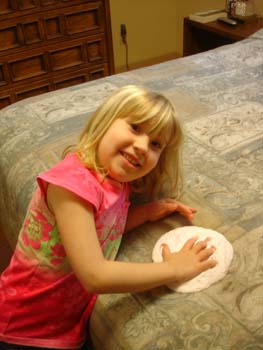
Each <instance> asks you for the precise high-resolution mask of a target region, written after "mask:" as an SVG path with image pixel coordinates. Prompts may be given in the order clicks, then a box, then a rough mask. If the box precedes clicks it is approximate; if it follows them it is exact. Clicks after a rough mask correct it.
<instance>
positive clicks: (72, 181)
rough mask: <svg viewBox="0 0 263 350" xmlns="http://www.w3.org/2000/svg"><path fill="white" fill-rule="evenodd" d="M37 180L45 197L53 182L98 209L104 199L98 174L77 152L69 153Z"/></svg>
mask: <svg viewBox="0 0 263 350" xmlns="http://www.w3.org/2000/svg"><path fill="white" fill-rule="evenodd" d="M37 182H38V185H39V187H40V190H41V191H42V193H43V194H44V196H45V197H46V192H47V187H48V184H53V185H56V186H59V187H62V188H64V189H66V190H68V191H70V192H73V193H74V194H76V195H77V196H78V197H80V198H82V199H83V200H85V201H87V202H88V203H90V204H92V205H93V206H94V207H95V209H96V211H98V210H99V207H100V203H101V202H102V199H103V198H102V197H103V191H102V189H101V185H100V183H99V181H98V179H97V177H96V174H94V173H93V172H92V171H90V170H89V169H87V168H86V167H85V166H84V164H82V163H81V161H80V160H79V159H78V158H77V156H76V155H75V154H70V155H68V156H67V157H66V158H65V159H63V160H62V161H61V162H59V163H58V164H57V165H55V166H54V167H52V168H51V169H50V170H48V171H45V172H43V173H41V174H40V175H39V176H38V177H37Z"/></svg>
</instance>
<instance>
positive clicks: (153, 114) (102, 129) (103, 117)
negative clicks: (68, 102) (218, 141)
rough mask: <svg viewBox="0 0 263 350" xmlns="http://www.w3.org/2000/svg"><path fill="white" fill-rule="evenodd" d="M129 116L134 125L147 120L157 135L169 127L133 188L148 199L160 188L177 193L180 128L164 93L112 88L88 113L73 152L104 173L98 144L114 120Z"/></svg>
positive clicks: (179, 171) (132, 87)
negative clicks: (161, 147) (157, 152)
mask: <svg viewBox="0 0 263 350" xmlns="http://www.w3.org/2000/svg"><path fill="white" fill-rule="evenodd" d="M127 117H128V118H129V119H131V120H132V122H134V123H135V124H141V123H147V125H149V129H150V130H149V133H151V134H154V135H157V134H160V133H162V132H163V131H166V130H168V131H169V133H170V137H169V140H168V142H167V145H166V146H165V148H164V150H163V151H162V153H161V156H160V158H159V161H158V164H157V165H156V167H155V168H154V169H153V170H152V171H151V172H150V173H148V174H146V175H145V176H144V177H143V178H142V179H138V180H135V181H133V182H132V188H133V190H134V191H138V192H142V191H145V192H146V193H147V194H148V195H149V196H150V197H151V198H153V197H155V196H156V195H158V194H159V193H160V192H161V191H162V192H163V191H169V192H168V195H169V196H171V197H173V196H177V195H178V191H179V188H180V185H181V184H182V181H181V180H182V176H181V164H180V163H181V154H180V153H181V147H180V146H181V144H182V136H183V133H182V128H181V126H180V123H179V121H178V119H177V116H176V112H175V109H174V106H173V105H172V103H171V102H170V101H169V100H168V99H167V98H166V97H164V96H163V95H161V94H159V93H156V92H152V91H148V90H146V89H145V88H142V87H138V86H134V85H128V86H124V87H122V88H120V89H118V90H117V91H115V92H114V93H113V94H112V95H111V96H110V97H109V98H107V99H106V101H105V102H104V103H103V104H102V105H101V106H100V107H99V108H98V109H97V110H96V111H95V112H94V113H93V114H92V115H91V117H90V118H89V119H88V121H87V124H86V126H85V128H84V130H83V132H82V133H81V135H80V138H79V142H78V143H77V145H76V146H75V148H74V149H75V151H76V152H77V155H78V157H79V159H80V160H81V161H82V162H83V163H84V164H85V166H86V167H87V168H91V169H94V170H96V171H98V172H100V173H101V174H103V175H107V174H106V173H105V171H104V169H102V168H101V167H100V165H99V162H98V159H97V149H98V145H99V143H100V141H101V139H102V137H103V136H104V135H105V133H106V132H107V130H108V129H109V127H110V126H111V124H112V123H113V121H114V120H116V119H123V118H127Z"/></svg>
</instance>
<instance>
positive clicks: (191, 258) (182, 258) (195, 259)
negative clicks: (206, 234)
mask: <svg viewBox="0 0 263 350" xmlns="http://www.w3.org/2000/svg"><path fill="white" fill-rule="evenodd" d="M197 239H198V237H194V238H191V239H189V240H188V241H187V242H186V243H185V244H184V246H183V248H182V249H181V250H180V251H179V252H177V253H171V252H170V249H169V247H168V245H167V244H163V251H162V255H163V259H164V261H165V262H168V263H169V264H171V265H172V266H173V268H174V271H175V276H176V278H175V282H177V281H178V283H182V282H185V281H188V280H190V279H192V278H194V277H195V276H197V275H199V274H200V273H201V272H203V271H205V270H208V269H211V268H213V267H214V266H216V264H217V262H216V260H213V259H210V260H208V259H209V257H210V256H211V255H212V254H213V253H214V252H215V247H209V248H208V247H207V242H208V241H209V238H207V239H205V240H203V241H200V242H197V243H196V241H197Z"/></svg>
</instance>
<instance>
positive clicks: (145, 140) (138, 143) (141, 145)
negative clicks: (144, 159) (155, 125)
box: [134, 134, 150, 154]
mask: <svg viewBox="0 0 263 350" xmlns="http://www.w3.org/2000/svg"><path fill="white" fill-rule="evenodd" d="M149 141H150V140H149V136H148V135H145V134H143V135H137V137H136V140H135V142H134V148H135V149H136V151H138V152H140V153H142V154H145V153H146V152H147V151H148V149H149Z"/></svg>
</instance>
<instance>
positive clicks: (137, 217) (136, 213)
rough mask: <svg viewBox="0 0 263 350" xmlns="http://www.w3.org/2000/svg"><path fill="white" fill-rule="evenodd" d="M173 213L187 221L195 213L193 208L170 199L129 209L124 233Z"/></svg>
mask: <svg viewBox="0 0 263 350" xmlns="http://www.w3.org/2000/svg"><path fill="white" fill-rule="evenodd" d="M175 211H177V212H179V213H180V214H182V215H183V216H185V217H186V218H187V219H188V220H192V219H193V216H194V213H196V209H195V208H191V207H188V206H187V205H184V204H182V203H180V202H177V201H176V200H175V199H172V198H165V199H160V200H156V201H153V202H150V203H146V204H142V205H138V206H136V207H134V208H131V209H130V210H129V214H128V217H127V222H126V226H125V231H126V232H127V231H130V230H132V229H134V228H135V227H137V226H139V225H141V224H143V223H145V222H147V221H156V220H159V219H161V218H163V217H165V216H167V215H170V214H172V213H173V212H175Z"/></svg>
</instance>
